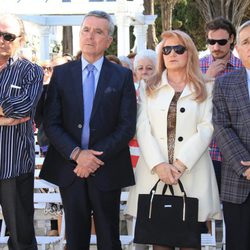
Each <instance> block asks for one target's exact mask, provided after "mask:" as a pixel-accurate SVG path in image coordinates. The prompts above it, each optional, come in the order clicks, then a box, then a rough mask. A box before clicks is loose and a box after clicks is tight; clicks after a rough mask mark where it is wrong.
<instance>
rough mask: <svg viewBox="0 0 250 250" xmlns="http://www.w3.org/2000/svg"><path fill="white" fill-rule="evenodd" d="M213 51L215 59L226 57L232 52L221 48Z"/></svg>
mask: <svg viewBox="0 0 250 250" xmlns="http://www.w3.org/2000/svg"><path fill="white" fill-rule="evenodd" d="M211 53H212V55H213V57H214V59H224V58H225V57H226V56H227V55H228V53H230V51H227V52H224V51H221V50H216V51H212V52H211Z"/></svg>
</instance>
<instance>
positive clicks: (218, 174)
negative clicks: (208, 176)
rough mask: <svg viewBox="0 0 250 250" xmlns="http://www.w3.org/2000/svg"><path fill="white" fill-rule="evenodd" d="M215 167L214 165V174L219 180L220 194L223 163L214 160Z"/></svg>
mask: <svg viewBox="0 0 250 250" xmlns="http://www.w3.org/2000/svg"><path fill="white" fill-rule="evenodd" d="M213 165H214V172H215V176H216V180H217V185H218V189H219V193H220V185H221V161H214V160H213Z"/></svg>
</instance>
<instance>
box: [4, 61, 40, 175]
mask: <svg viewBox="0 0 250 250" xmlns="http://www.w3.org/2000/svg"><path fill="white" fill-rule="evenodd" d="M42 82H43V72H42V69H41V68H40V67H39V66H38V65H36V64H33V63H31V62H30V61H28V60H26V59H23V58H19V57H14V58H11V59H10V60H9V62H8V64H7V66H6V67H5V68H4V69H2V70H1V71H0V106H1V107H2V109H3V112H4V114H5V116H6V117H11V118H22V117H26V116H30V117H31V119H30V120H29V121H27V122H25V123H21V124H18V125H14V126H0V179H7V178H12V177H16V176H19V175H20V174H24V173H29V172H32V171H34V165H35V150H34V132H33V118H34V115H35V107H36V104H37V102H38V100H39V98H40V95H41V92H42Z"/></svg>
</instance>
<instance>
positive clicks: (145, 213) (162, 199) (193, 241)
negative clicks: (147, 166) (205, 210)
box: [134, 180, 201, 248]
mask: <svg viewBox="0 0 250 250" xmlns="http://www.w3.org/2000/svg"><path fill="white" fill-rule="evenodd" d="M159 181H160V180H158V181H157V183H156V184H155V185H154V187H153V188H152V190H151V191H150V194H139V199H138V209H137V218H136V224H135V237H134V242H135V243H140V244H150V245H159V246H168V247H187V248H188V247H190V248H199V247H200V246H201V235H200V224H199V222H198V199H197V198H191V197H187V195H186V192H185V190H184V188H183V185H182V183H181V181H180V180H179V181H178V184H179V187H180V189H181V191H182V193H183V196H175V195H174V190H173V187H172V186H171V185H166V184H165V185H164V187H163V191H162V194H161V195H160V194H155V192H156V189H157V185H158V183H159ZM168 186H169V188H170V192H171V194H172V195H165V192H166V190H167V188H168Z"/></svg>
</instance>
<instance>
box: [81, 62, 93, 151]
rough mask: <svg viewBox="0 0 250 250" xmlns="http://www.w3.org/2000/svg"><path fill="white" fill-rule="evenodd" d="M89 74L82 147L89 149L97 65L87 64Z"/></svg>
mask: <svg viewBox="0 0 250 250" xmlns="http://www.w3.org/2000/svg"><path fill="white" fill-rule="evenodd" d="M86 68H87V70H88V74H87V77H86V79H85V82H84V83H83V109H84V125H83V129H82V148H83V149H87V148H88V144H89V122H90V116H91V112H92V106H93V100H94V95H95V76H94V69H95V66H94V65H92V64H88V65H87V67H86Z"/></svg>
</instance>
